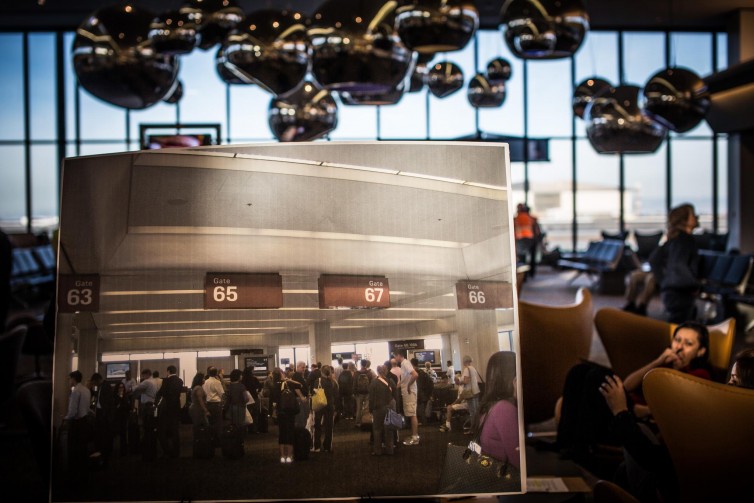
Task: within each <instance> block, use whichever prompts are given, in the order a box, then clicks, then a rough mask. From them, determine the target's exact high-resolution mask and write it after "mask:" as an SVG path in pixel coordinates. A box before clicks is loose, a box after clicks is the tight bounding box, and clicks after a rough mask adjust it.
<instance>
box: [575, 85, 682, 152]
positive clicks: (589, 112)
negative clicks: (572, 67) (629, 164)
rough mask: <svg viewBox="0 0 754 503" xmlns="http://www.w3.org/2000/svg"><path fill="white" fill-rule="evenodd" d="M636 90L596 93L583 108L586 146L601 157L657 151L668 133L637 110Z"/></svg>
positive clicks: (623, 89)
mask: <svg viewBox="0 0 754 503" xmlns="http://www.w3.org/2000/svg"><path fill="white" fill-rule="evenodd" d="M640 91H641V89H639V88H638V87H637V86H628V85H624V86H619V87H616V88H610V89H607V90H604V91H602V92H601V93H598V94H597V95H596V96H595V97H594V99H593V100H592V102H591V103H589V105H587V107H586V111H585V117H586V120H587V121H588V125H587V128H586V133H587V136H588V137H589V143H591V144H592V147H594V149H595V150H596V151H597V152H599V153H601V154H642V153H651V152H654V151H655V150H657V149H658V148H659V146H660V145H661V144H662V141H663V140H664V139H665V137H666V136H667V132H668V130H667V129H665V128H664V127H663V126H661V125H660V124H658V123H657V122H655V121H654V120H652V119H651V118H650V117H649V116H647V115H646V114H645V113H644V112H643V111H642V109H641V108H640V107H639V103H638V99H639V92H640Z"/></svg>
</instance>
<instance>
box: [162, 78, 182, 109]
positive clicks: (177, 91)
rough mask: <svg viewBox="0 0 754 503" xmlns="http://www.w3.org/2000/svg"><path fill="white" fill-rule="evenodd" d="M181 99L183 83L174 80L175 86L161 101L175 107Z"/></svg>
mask: <svg viewBox="0 0 754 503" xmlns="http://www.w3.org/2000/svg"><path fill="white" fill-rule="evenodd" d="M181 98H183V83H182V82H181V81H180V80H176V81H175V86H173V89H172V90H171V91H169V92H168V95H167V96H165V97H164V98H162V101H164V102H165V103H170V104H171V105H175V104H176V103H178V102H179V101H181Z"/></svg>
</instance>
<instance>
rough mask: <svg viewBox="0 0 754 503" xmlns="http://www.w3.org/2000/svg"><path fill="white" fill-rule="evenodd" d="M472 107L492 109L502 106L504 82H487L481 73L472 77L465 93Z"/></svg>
mask: <svg viewBox="0 0 754 503" xmlns="http://www.w3.org/2000/svg"><path fill="white" fill-rule="evenodd" d="M466 97H467V98H468V99H469V103H471V106H472V107H476V108H494V107H499V106H502V105H503V102H504V101H505V82H504V81H502V80H492V81H491V80H488V79H487V77H486V76H485V75H483V74H481V73H477V74H476V75H474V78H472V79H471V81H470V82H469V89H468V91H467V92H466Z"/></svg>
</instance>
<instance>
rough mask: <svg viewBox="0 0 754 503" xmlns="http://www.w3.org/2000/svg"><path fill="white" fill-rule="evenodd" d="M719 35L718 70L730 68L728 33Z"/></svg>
mask: <svg viewBox="0 0 754 503" xmlns="http://www.w3.org/2000/svg"><path fill="white" fill-rule="evenodd" d="M715 36H716V37H717V68H716V71H718V72H719V71H720V70H725V69H726V68H728V34H727V33H718V34H716V35H715Z"/></svg>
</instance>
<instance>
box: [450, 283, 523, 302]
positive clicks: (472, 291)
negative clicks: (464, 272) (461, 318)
mask: <svg viewBox="0 0 754 503" xmlns="http://www.w3.org/2000/svg"><path fill="white" fill-rule="evenodd" d="M456 300H457V302H458V309H510V308H512V307H513V285H511V284H510V283H505V282H503V281H459V282H458V283H456Z"/></svg>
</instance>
